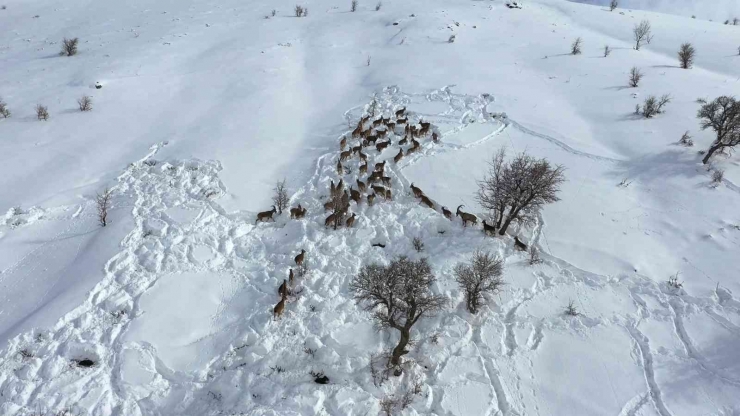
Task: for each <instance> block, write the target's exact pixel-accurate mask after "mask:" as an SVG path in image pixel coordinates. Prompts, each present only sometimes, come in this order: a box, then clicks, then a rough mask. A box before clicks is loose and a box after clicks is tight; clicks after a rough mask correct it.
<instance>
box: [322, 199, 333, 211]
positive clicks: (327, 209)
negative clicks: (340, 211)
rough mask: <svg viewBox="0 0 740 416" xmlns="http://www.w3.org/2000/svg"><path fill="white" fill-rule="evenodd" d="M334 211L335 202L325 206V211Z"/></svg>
mask: <svg viewBox="0 0 740 416" xmlns="http://www.w3.org/2000/svg"><path fill="white" fill-rule="evenodd" d="M333 209H334V202H332V201H329V202H327V203H325V204H324V211H331V210H333Z"/></svg>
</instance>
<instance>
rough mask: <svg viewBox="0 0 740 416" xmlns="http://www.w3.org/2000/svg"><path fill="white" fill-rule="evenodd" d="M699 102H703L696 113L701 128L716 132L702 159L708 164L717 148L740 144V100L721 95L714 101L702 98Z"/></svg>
mask: <svg viewBox="0 0 740 416" xmlns="http://www.w3.org/2000/svg"><path fill="white" fill-rule="evenodd" d="M698 103H699V104H702V106H701V108H700V109H699V112H698V113H697V115H696V117H697V118H699V119H700V120H701V124H700V125H701V129H702V130H706V129H708V128H711V129H712V130H714V132H715V134H716V137H715V139H714V142H713V143H712V145H711V146H710V147H709V150H707V152H706V155H705V156H704V159H703V160H702V162H703V163H704V164H707V162H709V158H711V157H712V155H713V154H714V152H716V151H717V150H721V149H724V148H726V147H730V148H732V147H735V146H737V145H738V144H740V101H737V100H736V99H735V98H734V97H728V96H721V97H717V98H716V99H715V100H714V101H712V102H707V101H706V100H704V99H700V100H698Z"/></svg>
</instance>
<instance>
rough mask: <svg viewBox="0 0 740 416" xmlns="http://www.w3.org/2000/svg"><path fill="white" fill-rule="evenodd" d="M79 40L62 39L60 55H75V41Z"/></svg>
mask: <svg viewBox="0 0 740 416" xmlns="http://www.w3.org/2000/svg"><path fill="white" fill-rule="evenodd" d="M79 41H80V39H79V38H72V39H67V38H64V39H63V40H62V50H61V51H60V52H59V54H60V55H62V56H73V55H77V43H78V42H79Z"/></svg>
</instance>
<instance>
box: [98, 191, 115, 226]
mask: <svg viewBox="0 0 740 416" xmlns="http://www.w3.org/2000/svg"><path fill="white" fill-rule="evenodd" d="M110 198H111V191H110V189H108V188H105V190H104V191H103V193H102V194H97V195H96V196H95V206H96V208H97V210H98V222H99V223H100V225H101V226H102V227H105V226H106V225H108V210H109V209H110Z"/></svg>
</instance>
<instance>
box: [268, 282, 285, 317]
mask: <svg viewBox="0 0 740 416" xmlns="http://www.w3.org/2000/svg"><path fill="white" fill-rule="evenodd" d="M283 284H285V280H283ZM287 297H288V291H287V290H286V291H283V298H282V299H280V302H278V304H277V305H275V307H274V308H273V309H272V319H276V318H279V317H281V316H283V310H285V299H286V298H287Z"/></svg>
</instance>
